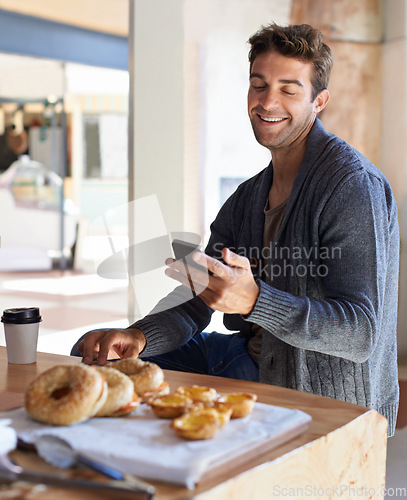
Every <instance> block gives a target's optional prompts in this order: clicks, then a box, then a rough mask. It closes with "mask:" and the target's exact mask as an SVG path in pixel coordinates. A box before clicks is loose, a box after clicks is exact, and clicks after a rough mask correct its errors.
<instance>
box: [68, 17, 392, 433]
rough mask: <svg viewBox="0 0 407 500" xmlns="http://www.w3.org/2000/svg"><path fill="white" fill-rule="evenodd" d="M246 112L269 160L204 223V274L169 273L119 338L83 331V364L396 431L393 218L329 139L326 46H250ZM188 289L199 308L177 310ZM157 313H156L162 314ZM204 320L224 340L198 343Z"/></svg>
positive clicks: (374, 181)
mask: <svg viewBox="0 0 407 500" xmlns="http://www.w3.org/2000/svg"><path fill="white" fill-rule="evenodd" d="M249 42H250V44H251V50H250V53H249V61H250V87H249V93H248V113H249V117H250V121H251V123H252V127H253V131H254V134H255V136H256V139H257V141H258V142H259V143H260V144H261V145H263V146H264V147H266V148H267V149H268V150H269V151H270V153H271V161H270V164H269V165H268V167H267V168H266V169H264V170H263V171H262V172H260V173H259V174H258V175H256V176H254V177H253V178H251V179H249V180H248V181H246V182H244V183H243V184H241V185H240V186H239V187H238V189H237V190H236V192H235V193H234V194H233V195H232V196H231V197H230V198H229V199H228V200H227V201H226V203H225V204H224V206H223V207H222V208H221V210H220V212H219V214H218V216H217V218H216V220H215V221H214V222H213V224H212V225H211V237H210V240H209V243H208V245H207V248H206V251H205V254H204V253H200V252H196V253H195V254H194V256H193V258H194V260H195V261H196V262H197V263H199V264H203V265H205V266H206V267H207V268H208V269H209V271H211V275H210V276H209V277H208V276H206V275H205V273H202V272H200V271H199V270H196V269H191V268H190V275H191V276H190V277H189V276H187V275H186V273H185V269H184V267H183V265H182V263H180V262H179V261H174V260H173V259H169V260H168V261H167V264H168V269H167V270H166V273H167V275H168V276H170V277H172V278H174V279H176V280H178V281H179V282H180V283H181V284H182V286H180V287H178V288H176V290H175V291H174V292H173V293H172V294H170V295H169V296H168V297H166V298H165V299H163V301H165V302H166V303H167V306H168V307H163V305H162V304H159V306H158V309H156V310H153V311H152V312H151V313H150V314H149V315H148V316H146V317H145V318H143V319H142V320H140V321H138V322H136V323H135V324H134V325H131V326H130V327H129V328H127V329H125V330H116V329H111V330H104V331H94V332H89V333H88V334H87V335H85V336H84V338H83V339H82V340H81V341H80V342H79V344H78V348H79V352H78V350H77V348H76V347H75V348H74V350H73V353H74V354H77V355H78V354H80V353H81V354H82V355H83V358H84V362H86V363H89V364H91V363H92V362H95V361H96V362H98V363H99V364H104V363H106V359H107V358H108V355H109V352H110V355H111V354H113V355H115V356H116V357H117V356H119V357H136V356H138V355H141V357H142V358H143V359H149V360H152V361H155V362H157V363H158V364H160V365H161V366H162V367H163V368H167V369H177V370H184V371H193V372H199V373H208V374H211V375H219V376H225V377H234V378H241V379H248V380H258V381H260V382H263V383H268V384H274V385H279V386H283V387H288V388H291V389H297V390H300V391H307V392H313V393H315V394H319V395H323V396H328V397H332V398H338V399H342V400H345V401H349V402H352V403H356V404H359V405H363V406H367V407H371V408H375V409H376V410H378V411H379V412H380V413H382V414H383V415H384V416H385V417H386V418H387V419H388V422H389V435H392V434H393V433H394V427H395V422H396V416H397V409H398V382H397V350H396V323H397V300H398V259H399V235H398V223H397V208H396V203H395V200H394V197H393V195H392V192H391V188H390V186H389V184H388V182H387V180H386V179H385V177H384V176H383V174H382V173H381V172H380V171H379V170H378V169H377V168H376V167H375V166H374V165H372V164H371V163H370V162H369V161H368V160H367V159H366V158H365V157H363V156H362V155H361V154H360V153H359V152H357V151H356V150H354V149H353V148H352V147H350V146H349V145H348V144H346V143H345V142H344V141H342V140H340V139H339V138H338V137H336V136H335V135H333V134H329V133H327V132H326V131H325V130H324V128H323V126H322V123H321V122H320V120H319V119H318V118H317V116H318V114H319V113H320V112H321V111H322V110H323V109H324V107H325V106H326V105H327V103H328V101H329V92H328V89H327V86H328V82H329V76H330V71H331V67H332V55H331V51H330V49H329V47H328V46H327V45H326V44H324V43H323V40H322V35H321V33H320V32H318V31H317V30H315V29H313V28H312V27H311V26H308V25H300V26H288V27H280V26H277V25H275V24H272V25H270V26H266V27H263V28H261V29H260V30H259V31H258V32H257V33H256V34H255V35H253V36H252V37H251V38H250V40H249ZM189 278H192V280H193V282H194V287H195V289H198V290H199V289H200V293H199V295H198V296H196V297H195V298H193V299H192V300H187V301H185V302H184V303H182V304H181V305H177V306H175V307H169V305H170V304H171V301H172V300H174V297H176V300H174V303H177V304H180V303H181V302H182V300H180V298H179V297H180V296H182V294H183V293H185V291H186V290H187V289H188V287H189V286H190V281H189ZM163 309H166V310H163ZM214 310H218V311H221V312H223V313H224V323H225V325H226V326H227V327H228V328H229V329H230V330H232V331H233V332H234V333H233V334H230V335H223V334H219V333H216V332H212V333H210V334H209V333H206V332H204V329H205V328H206V327H207V326H208V324H209V321H210V317H211V314H212V312H213V311H214Z"/></svg>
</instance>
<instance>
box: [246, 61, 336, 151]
mask: <svg viewBox="0 0 407 500" xmlns="http://www.w3.org/2000/svg"><path fill="white" fill-rule="evenodd" d="M312 69H313V66H312V63H308V62H303V61H299V60H297V59H293V58H291V57H285V56H282V55H281V54H279V53H277V52H265V53H263V54H260V55H258V56H257V57H256V59H255V60H254V62H253V65H252V68H251V73H250V87H249V94H248V111H249V117H250V121H251V123H252V127H253V131H254V135H255V136H256V139H257V141H258V142H259V143H260V144H261V145H262V146H265V147H266V148H268V149H270V151H273V150H276V149H282V148H287V147H290V146H295V144H296V143H297V142H300V141H301V140H302V139H303V138H304V137H305V136H306V135H307V134H308V132H309V130H310V128H311V126H312V124H313V123H314V120H315V117H316V115H317V113H318V112H319V111H321V109H323V107H324V106H322V107H321V106H320V103H319V97H317V98H316V99H315V101H312V85H311V73H312ZM326 92H327V91H326ZM325 104H326V103H325Z"/></svg>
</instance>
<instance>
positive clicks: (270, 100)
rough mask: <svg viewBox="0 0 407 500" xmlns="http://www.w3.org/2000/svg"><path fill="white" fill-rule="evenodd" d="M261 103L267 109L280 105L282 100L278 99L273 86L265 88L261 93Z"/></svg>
mask: <svg viewBox="0 0 407 500" xmlns="http://www.w3.org/2000/svg"><path fill="white" fill-rule="evenodd" d="M260 104H261V105H262V106H263V108H264V109H265V110H266V111H270V110H272V109H275V108H277V107H279V105H280V102H279V100H278V95H277V92H276V91H275V90H273V89H271V88H269V89H267V90H265V91H264V92H263V93H262V95H261V99H260Z"/></svg>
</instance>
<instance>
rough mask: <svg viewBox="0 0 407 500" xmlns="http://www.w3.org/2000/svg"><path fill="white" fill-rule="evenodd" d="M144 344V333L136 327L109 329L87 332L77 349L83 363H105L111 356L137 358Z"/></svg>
mask: <svg viewBox="0 0 407 500" xmlns="http://www.w3.org/2000/svg"><path fill="white" fill-rule="evenodd" d="M145 345H146V339H145V337H144V334H143V332H142V331H141V330H139V329H137V328H127V329H125V330H115V329H110V330H95V331H93V332H89V333H87V334H86V335H85V337H84V339H83V340H82V341H81V342H80V343H79V344H78V349H79V351H80V352H81V353H82V358H83V359H82V362H83V363H86V364H87V365H92V364H93V363H97V364H98V365H105V364H106V363H107V361H108V359H112V358H118V357H119V358H137V357H138V355H139V354H140V352H141V351H142V350H143V349H144V346H145Z"/></svg>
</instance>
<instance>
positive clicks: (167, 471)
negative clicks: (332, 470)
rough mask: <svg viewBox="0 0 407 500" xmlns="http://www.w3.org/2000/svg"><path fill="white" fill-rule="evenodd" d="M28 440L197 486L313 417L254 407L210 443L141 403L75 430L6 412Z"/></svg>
mask: <svg viewBox="0 0 407 500" xmlns="http://www.w3.org/2000/svg"><path fill="white" fill-rule="evenodd" d="M0 417H2V418H8V419H11V424H10V425H11V427H13V428H14V429H15V430H16V431H17V433H18V435H19V437H21V438H22V439H23V440H25V441H27V442H30V443H35V440H36V438H37V436H38V435H40V434H55V435H58V436H60V437H63V438H64V439H66V440H67V441H69V443H70V444H71V445H72V446H73V447H74V448H75V449H76V450H78V451H80V452H82V453H84V454H86V455H88V456H90V457H92V458H94V459H96V460H98V461H99V462H102V463H105V464H106V465H110V466H114V467H116V468H117V469H119V470H121V471H122V472H127V473H131V474H135V475H137V476H139V477H143V478H145V479H149V480H158V481H165V482H169V483H174V484H180V485H184V486H187V487H188V488H194V487H195V485H196V484H197V483H198V482H199V481H201V480H204V478H205V476H207V475H209V474H210V473H211V472H213V471H214V470H215V469H218V468H221V469H222V471H223V472H225V471H227V470H229V469H230V468H233V466H236V462H239V463H242V462H243V461H247V462H250V460H251V459H252V458H253V457H254V456H256V454H257V453H258V452H259V450H261V452H266V451H268V450H270V449H272V448H274V447H276V446H279V445H280V444H282V443H283V442H286V441H288V440H290V439H292V438H294V437H296V436H298V435H299V434H301V433H302V432H304V431H305V429H306V428H307V426H308V425H309V423H310V421H311V417H310V416H309V415H308V414H306V413H304V412H302V411H300V410H290V409H287V408H282V407H278V406H272V405H267V404H263V403H255V405H254V409H253V412H252V413H251V415H249V416H248V417H245V418H241V419H233V420H231V421H230V422H229V423H228V424H227V425H226V426H225V427H223V428H222V429H220V430H219V431H218V433H217V434H216V436H215V437H214V438H213V439H210V440H203V441H186V440H183V439H181V438H179V437H177V436H176V435H175V433H174V431H173V429H172V428H171V427H170V421H169V420H164V419H159V418H157V417H155V415H154V413H153V412H152V410H151V408H150V407H148V406H147V405H141V406H140V407H139V408H138V409H137V410H136V411H135V412H133V413H132V414H131V415H129V416H128V417H124V418H114V419H111V418H93V419H90V420H88V421H87V422H84V423H81V424H77V425H73V426H70V427H55V426H48V425H43V424H40V423H37V422H34V421H33V420H31V419H30V418H29V417H28V416H27V414H26V412H25V410H24V408H19V409H16V410H12V411H9V412H5V413H2V414H1V415H0Z"/></svg>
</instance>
